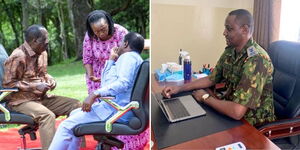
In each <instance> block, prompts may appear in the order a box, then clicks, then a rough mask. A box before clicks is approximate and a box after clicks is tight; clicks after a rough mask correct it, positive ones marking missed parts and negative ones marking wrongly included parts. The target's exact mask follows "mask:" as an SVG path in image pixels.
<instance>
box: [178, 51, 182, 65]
mask: <svg viewBox="0 0 300 150" xmlns="http://www.w3.org/2000/svg"><path fill="white" fill-rule="evenodd" d="M178 64H179V65H182V49H180V50H179V57H178Z"/></svg>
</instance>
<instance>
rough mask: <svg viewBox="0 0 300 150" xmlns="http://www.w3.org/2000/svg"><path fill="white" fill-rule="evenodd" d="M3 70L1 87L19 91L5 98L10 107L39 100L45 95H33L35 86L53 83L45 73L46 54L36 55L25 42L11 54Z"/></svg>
mask: <svg viewBox="0 0 300 150" xmlns="http://www.w3.org/2000/svg"><path fill="white" fill-rule="evenodd" d="M4 69H5V72H4V78H3V87H4V88H18V89H19V92H14V93H11V94H10V95H9V96H7V97H6V99H8V100H9V104H11V105H18V104H21V103H23V102H26V101H32V100H34V101H39V100H41V99H42V98H43V96H45V94H46V93H43V94H35V92H34V91H36V90H37V85H38V84H39V83H41V82H45V83H48V84H49V83H51V82H55V81H54V80H53V78H52V77H51V76H50V75H49V74H48V73H47V52H46V51H44V52H43V53H41V54H40V55H37V54H36V53H35V52H34V51H33V50H32V49H31V47H30V46H29V44H28V43H27V42H25V43H23V44H22V45H21V46H20V47H18V48H16V49H15V50H14V51H13V52H12V54H11V55H10V56H9V57H8V59H7V60H6V62H5V64H4ZM36 93H37V92H36Z"/></svg>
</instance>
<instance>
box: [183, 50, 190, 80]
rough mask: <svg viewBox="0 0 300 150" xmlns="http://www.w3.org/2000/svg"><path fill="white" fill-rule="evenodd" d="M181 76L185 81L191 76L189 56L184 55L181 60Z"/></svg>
mask: <svg viewBox="0 0 300 150" xmlns="http://www.w3.org/2000/svg"><path fill="white" fill-rule="evenodd" d="M183 78H184V80H185V81H187V80H191V78H192V61H191V59H190V56H186V57H185V59H184V61H183Z"/></svg>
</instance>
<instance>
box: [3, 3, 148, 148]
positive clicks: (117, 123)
mask: <svg viewBox="0 0 300 150" xmlns="http://www.w3.org/2000/svg"><path fill="white" fill-rule="evenodd" d="M0 10H1V11H0V13H1V15H0V22H1V23H0V150H16V149H20V150H25V149H26V150H29V149H35V150H94V149H96V150H111V149H122V150H149V149H150V117H149V111H150V105H149V99H150V96H149V89H150V88H149V85H150V84H149V83H150V62H151V60H150V19H149V15H150V14H149V13H150V1H149V0H139V1H132V0H125V1H119V0H88V1H81V0H63V1H60V0H51V1H48V0H20V1H19V0H2V1H1V2H0ZM137 12H138V13H137Z"/></svg>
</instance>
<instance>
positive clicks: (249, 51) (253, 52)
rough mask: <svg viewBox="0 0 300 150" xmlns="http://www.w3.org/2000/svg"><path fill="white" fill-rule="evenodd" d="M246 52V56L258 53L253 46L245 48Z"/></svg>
mask: <svg viewBox="0 0 300 150" xmlns="http://www.w3.org/2000/svg"><path fill="white" fill-rule="evenodd" d="M247 54H248V57H252V56H255V55H257V54H258V53H257V51H256V49H255V47H254V46H251V47H249V48H247Z"/></svg>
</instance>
